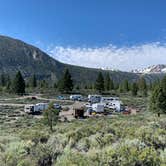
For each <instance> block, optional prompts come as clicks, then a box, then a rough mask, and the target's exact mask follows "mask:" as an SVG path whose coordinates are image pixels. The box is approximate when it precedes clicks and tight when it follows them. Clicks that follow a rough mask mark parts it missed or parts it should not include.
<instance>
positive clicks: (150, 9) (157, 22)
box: [0, 0, 166, 70]
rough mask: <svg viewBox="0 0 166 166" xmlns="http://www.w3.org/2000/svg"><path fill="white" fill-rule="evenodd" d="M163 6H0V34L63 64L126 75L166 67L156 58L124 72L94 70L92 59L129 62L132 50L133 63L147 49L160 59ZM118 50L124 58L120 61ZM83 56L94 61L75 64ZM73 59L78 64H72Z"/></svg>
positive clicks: (91, 0)
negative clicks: (43, 52)
mask: <svg viewBox="0 0 166 166" xmlns="http://www.w3.org/2000/svg"><path fill="white" fill-rule="evenodd" d="M165 6H166V1H165V0H0V33H1V34H3V35H8V36H11V37H15V38H18V39H21V40H24V41H26V42H28V43H31V44H33V45H36V46H38V47H40V48H41V49H44V51H47V52H49V53H50V54H51V55H52V56H53V57H55V58H56V59H58V60H60V61H63V62H66V63H71V64H78V65H83V66H89V67H113V68H119V69H121V70H130V69H132V68H133V67H136V68H137V67H145V66H147V65H151V64H155V63H166V60H165V59H166V58H165V59H164V58H163V59H164V60H165V61H164V62H163V59H162V58H160V57H159V59H158V61H156V59H153V58H152V60H151V61H150V62H147V61H146V62H144V63H143V65H140V63H138V64H135V65H132V64H131V65H130V64H128V65H126V66H124V64H123V63H122V62H121V63H122V64H123V65H122V64H120V62H119V63H117V64H112V62H110V63H108V62H107V63H106V64H105V63H104V62H103V63H102V64H99V65H98V62H97V61H94V60H93V57H95V58H96V54H98V53H99V52H100V56H101V58H102V51H103V61H104V59H105V58H106V57H107V56H109V57H111V56H113V57H115V56H117V57H118V56H119V57H121V58H123V59H130V57H127V56H128V54H129V53H128V52H127V50H132V51H133V49H134V50H135V51H134V53H132V55H130V56H132V58H133V61H135V60H136V61H137V59H135V60H134V55H135V54H136V52H138V50H143V49H144V47H145V46H147V45H148V46H150V47H148V49H151V47H153V48H152V49H151V50H148V51H147V50H146V51H145V52H146V54H148V53H147V52H151V51H153V49H155V53H156V51H158V53H159V54H164V53H165V42H166V21H165V20H166V10H165ZM110 45H111V46H110ZM161 48H162V49H161ZM108 49H109V51H108ZM124 49H125V50H124ZM156 49H157V50H156ZM89 50H91V51H89ZM119 50H123V52H125V54H124V55H122V53H121V54H120V55H119ZM161 50H162V51H163V50H164V52H161ZM76 51H77V55H75V56H77V57H76V58H75V56H74V55H73V54H76ZM78 51H80V53H79V52H78ZM105 51H107V55H106V56H104V55H105V54H106V52H105ZM73 52H74V53H73ZM108 52H109V55H108ZM126 52H127V53H126ZM95 53H96V54H95ZM113 53H116V54H115V55H112V54H113ZM94 54H95V56H94ZM137 54H138V53H137ZM139 54H144V51H142V52H140V53H139ZM153 54H154V52H153ZM84 55H87V57H88V56H93V57H90V59H91V63H88V62H85V64H82V63H79V61H81V60H82V58H83V57H84ZM126 57H127V58H126ZM73 58H74V59H73ZM121 58H119V59H120V60H121ZM154 58H155V57H154ZM75 59H78V60H77V61H75V62H73V61H74V60H75ZM108 59H109V58H108ZM140 59H141V58H140ZM160 59H162V61H161V62H160ZM110 60H113V58H112V57H111V58H110ZM117 61H118V58H117ZM121 61H122V60H121ZM94 63H96V64H95V65H94ZM100 63H101V62H100ZM132 63H133V62H132Z"/></svg>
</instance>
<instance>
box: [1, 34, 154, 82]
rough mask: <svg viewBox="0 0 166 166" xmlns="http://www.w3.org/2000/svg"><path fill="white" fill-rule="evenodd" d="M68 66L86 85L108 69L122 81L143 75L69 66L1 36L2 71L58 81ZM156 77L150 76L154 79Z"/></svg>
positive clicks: (79, 80)
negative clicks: (18, 72) (19, 72)
mask: <svg viewBox="0 0 166 166" xmlns="http://www.w3.org/2000/svg"><path fill="white" fill-rule="evenodd" d="M65 68H68V69H69V71H70V72H71V74H72V77H73V79H74V81H75V82H78V83H81V84H84V83H92V82H94V81H95V80H96V78H97V75H98V72H99V71H101V72H102V73H103V74H104V75H105V74H106V73H107V72H109V73H110V76H111V77H112V79H113V80H114V81H116V82H120V81H122V80H124V79H128V80H129V81H136V80H138V79H139V77H140V74H138V73H131V72H122V71H108V70H101V69H94V68H87V67H80V66H76V65H69V64H65V63H62V62H59V61H58V60H56V59H54V58H52V57H51V56H49V55H48V54H47V53H45V52H44V51H42V50H40V49H39V48H37V47H35V46H33V45H30V44H27V43H25V42H23V41H21V40H18V39H13V38H11V37H7V36H2V35H0V73H8V74H10V75H13V74H15V73H16V72H17V71H18V70H20V71H21V72H22V74H23V76H24V77H25V78H28V77H30V76H31V75H32V74H35V75H36V76H37V78H38V79H52V80H55V81H57V80H59V79H60V78H61V76H62V74H63V71H64V69H65ZM151 77H152V78H153V76H148V78H150V79H151Z"/></svg>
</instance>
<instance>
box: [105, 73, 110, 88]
mask: <svg viewBox="0 0 166 166" xmlns="http://www.w3.org/2000/svg"><path fill="white" fill-rule="evenodd" d="M110 86H111V79H110V75H109V73H107V74H106V77H105V90H107V91H109V90H110Z"/></svg>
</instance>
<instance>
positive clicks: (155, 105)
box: [150, 85, 166, 116]
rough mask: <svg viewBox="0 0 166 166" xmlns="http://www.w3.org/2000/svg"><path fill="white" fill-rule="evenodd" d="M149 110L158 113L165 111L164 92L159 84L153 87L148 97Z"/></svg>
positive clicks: (165, 98) (165, 97)
mask: <svg viewBox="0 0 166 166" xmlns="http://www.w3.org/2000/svg"><path fill="white" fill-rule="evenodd" d="M150 110H151V111H153V112H156V113H158V116H160V114H161V113H166V94H165V93H164V88H163V87H162V86H161V85H158V86H156V87H155V89H154V90H153V92H152V96H151V98H150Z"/></svg>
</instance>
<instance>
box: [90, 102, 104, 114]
mask: <svg viewBox="0 0 166 166" xmlns="http://www.w3.org/2000/svg"><path fill="white" fill-rule="evenodd" d="M92 110H93V111H94V112H96V113H103V112H104V104H102V103H95V104H92Z"/></svg>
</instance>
